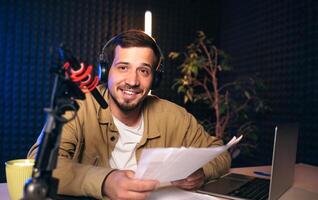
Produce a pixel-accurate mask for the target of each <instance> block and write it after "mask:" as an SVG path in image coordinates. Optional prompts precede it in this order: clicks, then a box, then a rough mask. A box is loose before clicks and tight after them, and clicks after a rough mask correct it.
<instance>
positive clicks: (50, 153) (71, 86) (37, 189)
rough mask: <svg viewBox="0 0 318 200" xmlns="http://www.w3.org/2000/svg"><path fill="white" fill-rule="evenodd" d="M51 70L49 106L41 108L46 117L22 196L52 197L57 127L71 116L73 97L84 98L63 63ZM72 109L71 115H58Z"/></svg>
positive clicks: (25, 199) (36, 199) (27, 198)
mask: <svg viewBox="0 0 318 200" xmlns="http://www.w3.org/2000/svg"><path fill="white" fill-rule="evenodd" d="M51 72H52V73H54V74H55V77H54V78H55V80H54V87H53V91H52V95H51V103H50V106H49V108H46V109H44V110H45V111H46V113H47V120H46V123H45V125H44V128H43V130H42V132H41V135H40V138H39V139H40V140H41V142H40V144H39V149H38V152H37V155H36V158H35V165H34V167H33V171H32V178H31V179H29V180H28V181H27V182H26V184H25V186H24V196H23V198H22V200H51V199H52V200H53V199H56V194H57V187H58V179H56V178H54V177H52V172H53V170H54V169H55V168H56V163H57V157H58V149H59V143H60V138H61V130H62V127H63V125H64V123H67V122H68V121H71V120H72V119H74V117H75V115H76V111H77V110H78V108H79V106H78V104H77V103H76V102H75V99H85V95H84V94H83V93H82V91H81V90H80V89H79V88H78V86H77V85H76V84H75V83H73V82H72V81H71V80H70V78H69V77H68V76H67V75H66V74H65V70H64V68H63V65H62V64H60V65H59V67H58V68H56V69H52V70H51ZM67 110H73V111H75V112H74V115H73V117H72V118H71V119H65V118H64V117H63V116H62V115H63V114H64V113H65V111H67Z"/></svg>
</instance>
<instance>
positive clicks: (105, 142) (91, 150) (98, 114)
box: [28, 30, 231, 199]
mask: <svg viewBox="0 0 318 200" xmlns="http://www.w3.org/2000/svg"><path fill="white" fill-rule="evenodd" d="M105 48H106V49H105V52H104V51H103V52H104V54H105V55H104V56H105V57H106V58H107V61H108V62H109V63H111V66H109V67H108V76H107V77H108V79H107V88H106V87H105V86H106V84H103V85H101V86H99V88H98V89H99V91H100V92H101V94H103V96H104V98H105V100H106V101H107V103H108V105H109V107H108V108H107V109H101V108H100V106H99V104H98V103H97V102H96V101H95V99H94V98H93V97H92V96H91V95H90V94H86V99H85V100H82V101H78V104H79V106H80V108H79V110H78V112H77V115H76V118H75V119H74V120H72V121H70V122H68V123H67V124H65V125H64V126H63V130H62V137H61V144H60V150H59V158H58V166H57V169H56V170H54V173H53V175H54V176H55V177H57V178H58V179H59V180H60V182H59V188H58V191H59V193H62V194H69V195H80V196H93V197H95V198H103V197H108V198H110V199H146V197H147V196H148V195H149V194H150V193H151V192H152V191H154V190H155V189H156V187H157V186H158V184H159V183H158V181H156V180H137V179H134V178H133V177H134V170H135V169H136V167H137V161H138V159H139V157H140V154H141V152H142V150H143V149H144V148H153V147H181V146H185V147H190V146H191V147H211V146H219V145H222V144H223V143H222V141H221V140H219V139H218V138H215V137H212V136H209V135H208V134H207V133H206V132H205V131H204V129H203V128H202V126H201V125H199V124H198V122H197V121H196V120H195V118H194V117H193V116H192V115H191V114H189V113H188V112H186V110H185V109H183V108H181V107H179V106H178V105H176V104H174V103H171V102H169V101H166V100H163V99H160V98H158V97H156V96H152V95H148V93H149V90H150V89H151V87H152V85H153V81H154V79H155V78H157V77H155V76H157V74H156V73H158V70H159V68H160V65H161V61H162V60H161V57H162V55H161V51H160V49H159V47H158V46H157V44H156V43H155V41H154V40H153V39H152V38H151V37H150V36H148V35H147V34H145V33H144V32H142V31H137V30H130V31H127V32H124V33H121V34H119V35H117V36H116V37H115V38H113V39H112V40H111V41H110V42H108V43H107V45H106V47H105ZM73 114H74V113H72V112H67V113H66V114H65V117H66V118H71V116H72V115H73ZM37 147H38V144H35V145H34V146H33V147H32V148H31V150H30V152H29V155H28V156H29V157H34V155H35V153H36V149H37ZM230 162H231V160H230V156H229V154H228V153H227V152H226V153H223V154H221V155H220V156H218V157H217V158H215V159H214V160H212V161H211V162H210V163H208V164H206V165H205V166H203V168H201V169H199V170H198V171H196V172H194V173H193V174H192V175H190V176H189V177H187V178H186V179H184V180H179V181H175V182H173V183H172V184H173V185H175V186H177V187H180V188H183V189H188V190H191V189H195V188H198V187H199V186H201V185H202V184H203V182H204V180H205V179H206V178H210V177H218V176H220V175H222V174H224V173H225V172H226V171H227V170H228V169H229V167H230Z"/></svg>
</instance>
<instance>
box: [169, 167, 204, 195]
mask: <svg viewBox="0 0 318 200" xmlns="http://www.w3.org/2000/svg"><path fill="white" fill-rule="evenodd" d="M204 178H205V175H204V172H203V169H202V168H200V169H198V170H197V171H195V172H194V173H193V174H191V175H190V176H188V177H187V178H185V179H182V180H178V181H173V182H171V184H172V185H174V186H176V187H179V188H182V189H185V190H193V189H197V188H199V187H201V186H202V185H203V183H204Z"/></svg>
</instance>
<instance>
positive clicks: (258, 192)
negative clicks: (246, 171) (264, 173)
mask: <svg viewBox="0 0 318 200" xmlns="http://www.w3.org/2000/svg"><path fill="white" fill-rule="evenodd" d="M268 193H269V180H266V179H260V178H255V179H253V180H251V181H249V182H247V183H246V184H244V185H242V186H241V187H239V188H238V189H236V190H234V191H232V192H231V193H229V195H231V196H235V197H240V198H246V199H253V200H263V199H267V198H268Z"/></svg>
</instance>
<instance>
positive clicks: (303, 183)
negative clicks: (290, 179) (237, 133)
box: [0, 163, 318, 200]
mask: <svg viewBox="0 0 318 200" xmlns="http://www.w3.org/2000/svg"><path fill="white" fill-rule="evenodd" d="M230 171H231V172H235V173H240V174H245V175H251V176H255V174H253V172H254V171H263V172H270V166H258V167H242V168H232V169H231V170H230ZM317 185H318V167H315V166H311V165H306V164H302V163H300V164H296V165H295V180H294V184H293V189H295V191H296V192H298V193H297V194H295V193H294V192H295V191H294V192H292V191H291V190H290V191H288V192H286V193H285V194H284V195H283V196H282V197H281V198H280V200H285V199H286V200H287V199H290V197H294V199H297V198H295V197H297V196H295V195H298V194H301V192H302V191H308V192H310V193H311V196H310V197H312V198H310V197H309V198H308V199H318V191H317ZM0 199H1V200H10V198H9V194H8V190H7V184H6V183H0ZM220 199H221V198H220ZM298 199H302V200H306V199H303V198H298Z"/></svg>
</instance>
